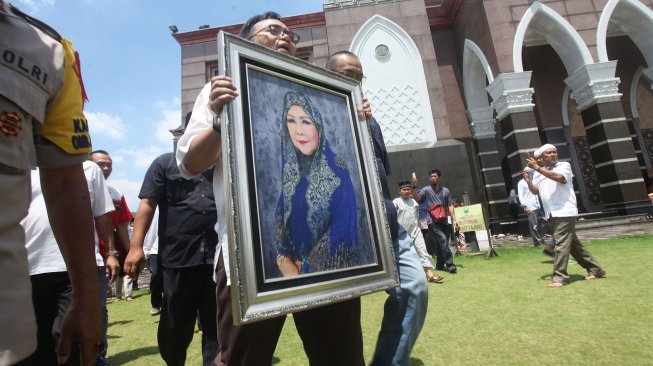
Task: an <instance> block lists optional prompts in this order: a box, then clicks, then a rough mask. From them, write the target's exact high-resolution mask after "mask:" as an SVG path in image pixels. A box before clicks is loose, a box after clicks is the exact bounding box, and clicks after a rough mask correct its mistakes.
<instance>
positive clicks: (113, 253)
mask: <svg viewBox="0 0 653 366" xmlns="http://www.w3.org/2000/svg"><path fill="white" fill-rule="evenodd" d="M119 256H120V253H118V251H117V250H110V251H108V252H107V257H116V259H117V258H118V257H119Z"/></svg>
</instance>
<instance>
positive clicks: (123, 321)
mask: <svg viewBox="0 0 653 366" xmlns="http://www.w3.org/2000/svg"><path fill="white" fill-rule="evenodd" d="M131 322H133V320H118V321H115V322H109V324H108V328H111V327H112V326H114V325H121V324H129V323H131Z"/></svg>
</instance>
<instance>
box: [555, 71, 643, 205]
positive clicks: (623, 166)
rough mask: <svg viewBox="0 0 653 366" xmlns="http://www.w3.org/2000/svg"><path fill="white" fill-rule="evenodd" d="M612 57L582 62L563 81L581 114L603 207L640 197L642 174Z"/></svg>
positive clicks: (641, 198)
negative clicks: (607, 60) (582, 64)
mask: <svg viewBox="0 0 653 366" xmlns="http://www.w3.org/2000/svg"><path fill="white" fill-rule="evenodd" d="M616 67H617V62H616V61H609V62H601V63H595V64H589V65H584V66H583V67H581V68H580V69H578V70H577V71H576V72H574V73H573V74H572V75H571V76H570V77H568V78H567V79H565V83H566V84H567V86H569V88H570V89H571V90H572V93H571V97H572V98H574V100H575V101H576V105H577V106H578V109H579V110H580V111H581V115H582V117H583V124H584V126H585V133H586V135H587V140H588V142H589V149H590V153H591V155H592V161H593V162H594V169H595V171H596V177H597V179H598V181H599V187H600V190H601V198H602V201H603V204H604V205H605V206H606V207H621V206H623V204H624V203H628V202H634V201H642V200H644V199H645V197H646V187H645V186H644V180H643V178H642V174H641V170H640V167H639V163H638V161H637V156H636V154H635V148H634V145H633V141H632V137H631V133H630V130H629V128H628V122H627V121H626V117H625V114H624V110H623V107H622V105H621V100H620V99H621V93H619V89H618V87H619V82H620V80H619V78H616V77H615V76H614V75H615V70H616Z"/></svg>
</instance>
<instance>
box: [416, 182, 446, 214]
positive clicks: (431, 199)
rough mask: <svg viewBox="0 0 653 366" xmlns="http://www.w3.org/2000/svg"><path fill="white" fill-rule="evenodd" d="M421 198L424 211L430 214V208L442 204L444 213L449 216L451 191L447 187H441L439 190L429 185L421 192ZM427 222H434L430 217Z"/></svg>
mask: <svg viewBox="0 0 653 366" xmlns="http://www.w3.org/2000/svg"><path fill="white" fill-rule="evenodd" d="M419 196H420V201H419V203H420V206H422V207H423V208H424V209H426V210H427V211H426V212H428V209H429V207H431V206H433V205H435V204H436V203H439V204H441V205H442V206H443V207H444V212H445V213H446V214H447V216H449V210H448V207H449V204H450V203H451V202H450V199H449V189H448V188H447V187H440V188H439V189H438V188H433V186H432V185H428V186H425V187H422V188H421V189H420V190H419ZM426 221H427V222H428V223H429V224H431V223H433V220H431V216H430V215H426Z"/></svg>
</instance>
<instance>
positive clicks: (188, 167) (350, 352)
mask: <svg viewBox="0 0 653 366" xmlns="http://www.w3.org/2000/svg"><path fill="white" fill-rule="evenodd" d="M240 36H241V37H242V38H245V39H248V40H250V41H252V42H255V43H258V44H260V45H263V46H265V47H268V48H270V49H273V50H275V51H277V52H281V53H285V54H289V55H294V54H295V51H296V44H297V42H298V41H299V36H298V35H297V34H295V33H294V32H292V31H290V30H289V29H288V28H287V27H286V25H285V24H283V22H281V17H280V16H279V14H277V13H274V12H266V13H264V14H261V15H257V16H254V17H252V18H250V19H249V20H248V21H247V22H246V23H245V24H244V26H243V29H242V30H241V32H240ZM238 96H239V93H238V90H237V89H236V87H235V86H234V85H233V82H232V80H231V78H229V77H227V76H224V75H220V76H215V77H213V78H211V81H210V82H209V83H207V85H205V87H204V88H203V89H202V91H201V93H200V95H199V96H198V98H197V100H196V102H195V106H194V107H193V112H192V116H191V120H190V122H189V124H188V127H187V129H186V132H185V133H184V135H183V136H182V138H181V139H180V140H179V143H178V147H177V163H178V164H179V169H180V171H181V174H182V176H184V177H185V178H190V177H192V176H195V175H198V174H200V173H202V172H203V171H204V170H206V169H208V168H209V167H211V166H212V165H215V173H214V179H213V189H214V193H215V201H216V208H217V211H218V222H217V224H216V231H217V232H218V236H219V243H220V244H221V248H219V249H220V250H217V251H216V256H217V258H216V260H215V263H216V264H217V265H216V271H215V277H216V287H217V291H216V297H217V304H218V314H217V322H218V333H219V339H220V353H219V354H218V357H217V358H216V360H215V364H216V365H224V364H227V365H269V364H271V363H272V356H273V354H274V350H275V348H276V344H277V341H278V338H279V335H280V333H281V330H282V328H283V324H284V321H285V318H286V317H285V316H279V317H274V318H270V319H266V320H261V321H258V322H254V323H248V324H243V325H234V324H233V315H232V298H231V292H230V288H229V287H230V286H231V279H230V276H229V266H230V260H229V254H230V253H229V252H228V245H227V242H228V240H229V239H228V235H227V216H226V213H225V197H224V179H223V177H224V176H223V171H222V170H223V169H222V156H221V154H222V143H221V141H222V138H221V134H222V130H221V121H220V117H219V116H220V114H221V112H222V109H223V108H224V106H225V105H227V104H228V103H230V102H232V101H234V100H235V99H236V98H237V97H238ZM293 319H294V321H295V325H296V327H297V331H298V333H299V335H300V337H301V339H302V342H303V345H304V350H305V352H306V355H307V357H308V359H309V362H310V364H311V365H334V364H344V365H364V364H365V361H364V358H363V337H362V332H361V327H360V299H359V298H355V299H352V300H347V301H343V302H339V303H334V304H330V305H326V306H322V307H318V308H315V309H310V310H305V311H301V312H297V313H294V314H293Z"/></svg>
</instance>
